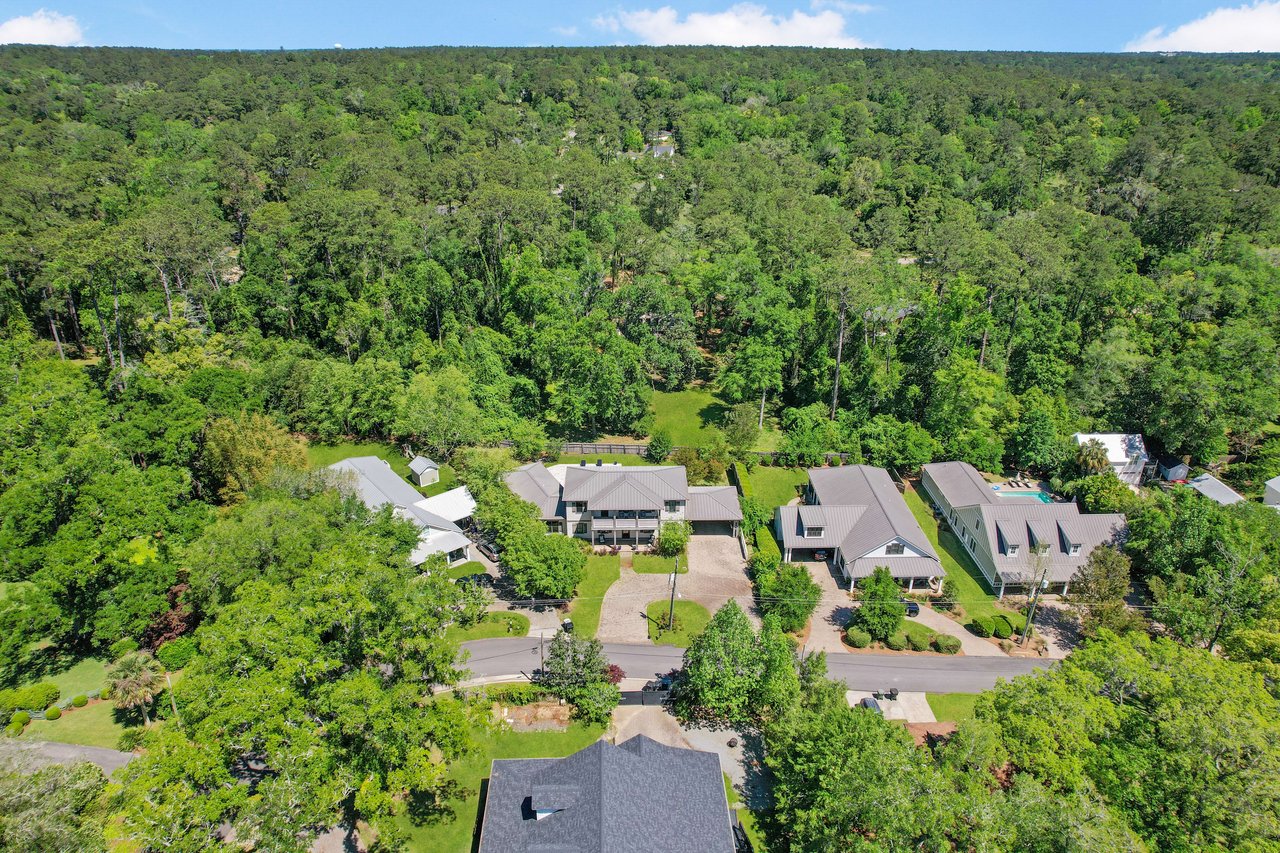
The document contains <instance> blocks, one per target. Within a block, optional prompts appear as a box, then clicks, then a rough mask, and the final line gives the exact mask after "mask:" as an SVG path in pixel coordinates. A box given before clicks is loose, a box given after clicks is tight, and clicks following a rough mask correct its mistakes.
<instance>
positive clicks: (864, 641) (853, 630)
mask: <svg viewBox="0 0 1280 853" xmlns="http://www.w3.org/2000/svg"><path fill="white" fill-rule="evenodd" d="M844 638H845V640H846V641H847V642H848V643H849V645H851V646H853V647H854V648H855V649H865V648H866V647H867V646H869V645H871V635H870V634H868V633H867V632H866V631H864V630H862V629H861V628H859V627H858V626H857V625H850V626H849V627H848V628H846V629H845V631H844Z"/></svg>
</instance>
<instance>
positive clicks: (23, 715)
mask: <svg viewBox="0 0 1280 853" xmlns="http://www.w3.org/2000/svg"><path fill="white" fill-rule="evenodd" d="M29 722H31V715H30V714H28V713H27V712H26V711H19V712H17V713H16V714H14V715H13V719H12V720H10V721H9V724H10V725H13V726H17V727H18V730H19V731H21V730H22V727H23V726H25V725H26V724H27V723H29Z"/></svg>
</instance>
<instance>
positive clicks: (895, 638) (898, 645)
mask: <svg viewBox="0 0 1280 853" xmlns="http://www.w3.org/2000/svg"><path fill="white" fill-rule="evenodd" d="M884 645H885V648H887V649H892V650H893V651H895V652H900V651H902V650H903V649H905V648H906V647H907V638H906V637H905V636H904V635H902V634H890V635H889V636H888V637H885V638H884Z"/></svg>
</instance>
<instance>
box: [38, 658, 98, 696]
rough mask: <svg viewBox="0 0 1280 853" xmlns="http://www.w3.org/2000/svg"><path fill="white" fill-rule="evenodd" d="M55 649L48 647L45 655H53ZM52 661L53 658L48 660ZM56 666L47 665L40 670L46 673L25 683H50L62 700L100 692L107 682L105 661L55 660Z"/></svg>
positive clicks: (84, 659) (92, 659)
mask: <svg viewBox="0 0 1280 853" xmlns="http://www.w3.org/2000/svg"><path fill="white" fill-rule="evenodd" d="M54 652H55V649H53V648H52V647H48V648H46V649H45V650H44V653H46V654H53V653H54ZM50 660H53V658H50ZM57 660H58V664H57V665H49V666H48V667H47V668H45V667H44V666H42V669H43V670H44V671H45V672H46V673H48V674H46V675H42V676H39V677H35V678H29V679H28V680H27V681H26V682H25V683H27V684H30V683H35V682H39V681H52V682H53V683H54V684H56V685H58V690H59V691H61V693H62V696H61V698H63V699H71V698H74V697H76V696H79V695H80V694H82V693H83V694H86V695H87V694H88V693H89V691H91V690H101V689H102V686H103V684H104V683H105V682H106V680H107V664H106V661H102V660H99V659H98V658H81V659H80V660H77V661H74V662H72V661H66V662H63V661H62V660H61V659H57Z"/></svg>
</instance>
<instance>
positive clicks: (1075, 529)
mask: <svg viewBox="0 0 1280 853" xmlns="http://www.w3.org/2000/svg"><path fill="white" fill-rule="evenodd" d="M977 510H978V514H979V518H980V521H979V534H980V535H985V536H986V539H987V547H988V548H989V549H990V552H991V556H992V559H993V560H994V561H995V569H996V571H998V572H999V573H1000V575H1001V576H1002V577H1004V579H1005V580H1006V581H1009V582H1013V583H1026V582H1028V581H1030V580H1033V579H1034V577H1035V576H1036V575H1037V573H1038V572H1040V571H1046V570H1047V575H1046V576H1047V577H1048V579H1049V580H1050V581H1052V582H1053V583H1062V582H1063V581H1068V580H1070V579H1071V577H1072V575H1074V574H1075V573H1076V571H1077V570H1078V569H1079V568H1080V567H1081V566H1082V565H1084V562H1085V560H1087V559H1088V558H1089V552H1090V551H1092V550H1093V549H1094V548H1096V547H1098V546H1099V545H1106V544H1111V543H1117V542H1119V540H1120V539H1121V538H1122V537H1123V535H1124V530H1125V519H1124V516H1123V515H1120V514H1119V513H1087V514H1081V512H1080V508H1079V507H1078V506H1077V505H1076V504H1073V503H1057V504H1043V503H1040V502H1039V501H1031V502H1029V503H1018V502H1015V501H1009V500H1007V499H1005V498H1001V499H1000V500H999V501H998V502H994V503H991V504H983V505H982V506H979V507H978V508H977ZM1063 530H1065V531H1069V532H1070V539H1069V540H1067V539H1066V538H1065V537H1063V536H1061V535H1059V532H1060V531H1063ZM1001 540H1003V542H1001ZM1037 544H1039V545H1042V546H1045V547H1046V550H1045V551H1044V553H1043V554H1037V553H1036V552H1035V551H1034V550H1033V546H1034V545H1037ZM1009 545H1017V546H1018V552H1017V554H1014V555H1012V556H1011V555H1010V554H1009V553H1008V551H1009V549H1008V546H1009ZM1072 545H1079V546H1080V553H1078V554H1076V555H1074V556H1073V555H1072V554H1071V546H1072Z"/></svg>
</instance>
